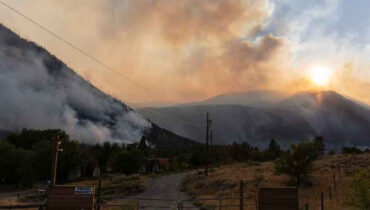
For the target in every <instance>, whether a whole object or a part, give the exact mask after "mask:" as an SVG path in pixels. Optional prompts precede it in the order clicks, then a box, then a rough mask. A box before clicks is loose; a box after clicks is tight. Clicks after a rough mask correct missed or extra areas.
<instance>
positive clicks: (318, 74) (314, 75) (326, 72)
mask: <svg viewBox="0 0 370 210" xmlns="http://www.w3.org/2000/svg"><path fill="white" fill-rule="evenodd" d="M331 74H332V71H331V69H330V68H329V67H327V66H315V67H313V68H312V69H311V71H310V77H311V81H312V82H313V83H314V84H315V85H317V86H320V87H324V86H327V85H328V84H329V80H330V76H331Z"/></svg>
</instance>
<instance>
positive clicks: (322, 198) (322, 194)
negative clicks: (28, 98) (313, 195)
mask: <svg viewBox="0 0 370 210" xmlns="http://www.w3.org/2000/svg"><path fill="white" fill-rule="evenodd" d="M321 210H324V192H321Z"/></svg>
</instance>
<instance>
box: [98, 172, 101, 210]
mask: <svg viewBox="0 0 370 210" xmlns="http://www.w3.org/2000/svg"><path fill="white" fill-rule="evenodd" d="M101 182H102V180H101V176H100V177H99V183H98V209H97V210H100V208H101Z"/></svg>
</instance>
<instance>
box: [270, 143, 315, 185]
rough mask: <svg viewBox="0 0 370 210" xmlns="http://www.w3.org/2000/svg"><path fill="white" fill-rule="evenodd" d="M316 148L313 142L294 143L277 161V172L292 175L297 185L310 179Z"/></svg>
mask: <svg viewBox="0 0 370 210" xmlns="http://www.w3.org/2000/svg"><path fill="white" fill-rule="evenodd" d="M315 149H316V147H315V145H314V143H312V142H302V143H299V144H297V145H292V146H291V148H290V149H289V150H288V151H287V152H286V154H284V155H283V156H282V157H280V158H279V159H277V160H276V161H275V170H276V172H277V173H278V174H282V173H283V174H287V175H289V176H291V177H292V180H293V181H294V183H295V184H296V185H300V184H302V182H304V181H308V178H309V175H310V173H311V172H312V164H313V161H314V160H315V159H316V157H317V153H316V151H315Z"/></svg>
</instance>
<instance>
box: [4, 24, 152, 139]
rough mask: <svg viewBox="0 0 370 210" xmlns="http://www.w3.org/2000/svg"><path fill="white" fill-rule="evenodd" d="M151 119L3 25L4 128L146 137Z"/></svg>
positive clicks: (79, 136)
mask: <svg viewBox="0 0 370 210" xmlns="http://www.w3.org/2000/svg"><path fill="white" fill-rule="evenodd" d="M150 127H151V124H150V123H149V122H148V121H147V120H145V119H144V118H142V117H141V116H140V115H138V114H137V113H136V112H134V111H132V110H131V109H130V108H128V107H127V106H126V105H124V104H122V103H121V102H119V101H118V100H115V99H114V98H112V97H110V96H108V95H106V94H104V93H102V92H100V91H99V90H98V89H96V88H95V87H93V86H92V85H90V84H89V83H88V82H86V81H85V80H83V79H82V78H81V77H80V76H78V75H77V74H76V73H74V72H73V71H72V70H71V69H69V68H68V67H67V66H66V65H65V64H64V63H62V62H61V61H60V60H58V59H57V58H55V57H54V56H52V55H50V54H49V53H48V52H47V51H45V50H44V49H42V48H41V47H39V46H36V45H35V44H33V43H32V42H28V41H26V40H23V39H21V38H20V37H18V36H17V35H16V34H14V33H12V32H11V31H10V30H8V29H7V28H5V27H4V26H2V25H0V130H3V131H4V130H7V131H16V130H20V129H22V128H37V129H46V128H60V129H63V130H65V131H67V133H68V134H70V135H71V136H72V138H75V139H79V140H82V141H85V142H89V143H94V142H101V141H123V142H125V143H128V142H133V141H138V140H140V138H141V136H142V134H143V131H144V130H145V129H149V128H150Z"/></svg>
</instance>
